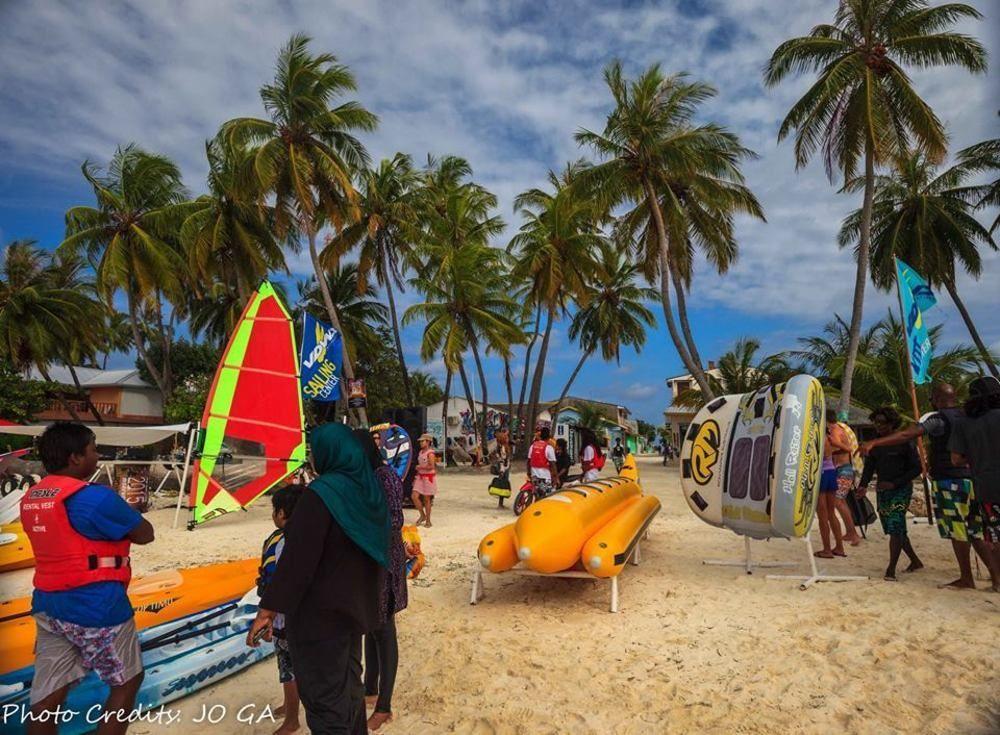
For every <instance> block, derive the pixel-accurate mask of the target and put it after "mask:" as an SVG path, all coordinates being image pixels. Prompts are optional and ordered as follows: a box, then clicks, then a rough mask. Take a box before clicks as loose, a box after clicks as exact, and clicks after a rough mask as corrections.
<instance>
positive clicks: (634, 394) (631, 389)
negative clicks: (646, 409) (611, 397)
mask: <svg viewBox="0 0 1000 735" xmlns="http://www.w3.org/2000/svg"><path fill="white" fill-rule="evenodd" d="M665 390H666V389H665V388H664V387H663V386H662V385H653V384H651V383H631V384H629V386H628V387H627V388H625V390H623V391H622V395H624V396H625V397H626V398H631V399H632V400H635V401H645V400H648V399H650V398H653V397H654V396H660V394H663V393H665Z"/></svg>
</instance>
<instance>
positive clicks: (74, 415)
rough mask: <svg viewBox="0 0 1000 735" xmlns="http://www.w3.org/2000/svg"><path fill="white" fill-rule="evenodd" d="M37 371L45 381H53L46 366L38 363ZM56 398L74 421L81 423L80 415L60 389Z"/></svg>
mask: <svg viewBox="0 0 1000 735" xmlns="http://www.w3.org/2000/svg"><path fill="white" fill-rule="evenodd" d="M38 372H39V373H40V374H41V376H42V377H43V378H44V379H45V382H47V383H55V381H54V380H52V378H51V377H50V376H49V371H48V369H47V368H45V367H43V366H42V365H39V366H38ZM56 400H57V401H59V403H61V404H62V407H63V408H64V409H66V413H68V414H69V415H70V417H71V418H72V419H73V420H74V421H76V422H77V423H82V421H81V419H80V415H79V414H78V413H77V412H76V411H75V410H74V409H73V405H72V404H71V403H70V402H69V401H67V400H66V396H64V395H63V394H62V391H59V392H58V393H56Z"/></svg>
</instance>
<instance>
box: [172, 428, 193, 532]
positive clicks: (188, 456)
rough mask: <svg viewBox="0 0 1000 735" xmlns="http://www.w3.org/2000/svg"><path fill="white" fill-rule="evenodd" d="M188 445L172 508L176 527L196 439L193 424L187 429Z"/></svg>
mask: <svg viewBox="0 0 1000 735" xmlns="http://www.w3.org/2000/svg"><path fill="white" fill-rule="evenodd" d="M188 431H189V433H188V447H187V452H186V453H185V455H184V472H183V473H182V474H181V488H180V490H179V491H178V492H177V508H176V509H175V510H174V525H173V526H172V528H177V520H178V519H179V518H180V516H181V503H182V502H183V501H184V485H185V484H187V476H188V469H189V468H190V467H191V454H192V453H193V452H194V443H195V441H197V439H198V427H197V426H196V425H194V424H192V425H191V427H190V428H189V429H188Z"/></svg>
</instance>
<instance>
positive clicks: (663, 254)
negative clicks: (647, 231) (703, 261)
mask: <svg viewBox="0 0 1000 735" xmlns="http://www.w3.org/2000/svg"><path fill="white" fill-rule="evenodd" d="M643 188H645V190H646V206H647V207H648V208H649V212H650V214H651V215H652V217H653V227H655V228H656V237H657V240H658V242H659V244H660V302H661V304H662V305H663V319H664V321H665V322H666V323H667V331H668V332H669V333H670V339H671V340H672V341H673V343H674V347H675V348H676V350H677V354H678V355H680V358H681V362H683V363H684V367H686V368H687V370H688V372H689V373H691V377H692V378H694V380H695V382H696V383H698V387H699V388H700V389H701V394H702V395H703V396H705V400H706V401H711V400H712V399H714V398H715V394H714V393H713V392H712V387H711V386H710V385H709V384H708V378H706V377H705V373H704V371H703V370H702V369H701V365H698V364H696V363H695V361H694V359H693V358H692V357H691V353H690V352H688V349H687V347H686V346H685V344H684V340H683V338H682V337H681V335H680V333H679V332H678V331H677V325H676V324H675V323H674V314H673V307H672V306H671V304H670V254H669V251H668V250H667V228H666V225H664V224H663V212H661V211H660V204H659V201H658V200H657V198H656V192H654V191H653V185H652V184H651V183H650V182H649V181H643Z"/></svg>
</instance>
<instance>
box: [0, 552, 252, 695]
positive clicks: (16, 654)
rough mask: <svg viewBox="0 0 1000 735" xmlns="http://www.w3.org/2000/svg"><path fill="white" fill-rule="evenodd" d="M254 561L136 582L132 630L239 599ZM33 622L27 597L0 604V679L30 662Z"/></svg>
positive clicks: (132, 590)
mask: <svg viewBox="0 0 1000 735" xmlns="http://www.w3.org/2000/svg"><path fill="white" fill-rule="evenodd" d="M257 565H258V560H257V559H244V560H242V561H231V562H225V563H223V564H211V565H208V566H203V567H193V568H191V569H179V570H173V569H171V570H168V571H164V572H158V573H156V574H152V575H149V576H146V577H137V578H135V579H133V580H132V582H131V584H129V588H128V595H129V601H130V602H131V603H132V608H133V609H134V610H135V627H136V629H137V630H140V631H141V630H144V629H145V628H149V627H152V626H154V625H161V624H163V623H167V622H170V621H171V620H176V619H178V618H182V617H185V616H188V615H192V614H194V613H198V612H201V611H202V610H207V609H208V608H212V607H217V606H218V605H221V604H223V603H226V602H230V601H232V600H238V599H240V598H241V597H242V596H243V595H244V594H245V593H246V592H247V590H249V589H251V588H252V587H253V586H254V584H255V582H256V579H257V571H258V570H257ZM34 646H35V621H34V619H33V618H32V617H31V598H30V597H19V598H16V599H13V600H7V601H6V602H2V603H0V676H2V675H3V674H6V673H8V672H11V671H16V670H17V669H21V668H24V667H25V666H30V665H31V664H32V663H33V661H34V653H33V650H34Z"/></svg>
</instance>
